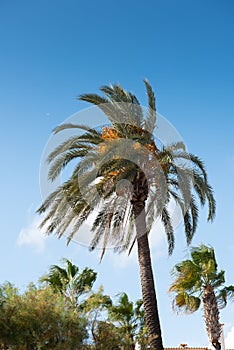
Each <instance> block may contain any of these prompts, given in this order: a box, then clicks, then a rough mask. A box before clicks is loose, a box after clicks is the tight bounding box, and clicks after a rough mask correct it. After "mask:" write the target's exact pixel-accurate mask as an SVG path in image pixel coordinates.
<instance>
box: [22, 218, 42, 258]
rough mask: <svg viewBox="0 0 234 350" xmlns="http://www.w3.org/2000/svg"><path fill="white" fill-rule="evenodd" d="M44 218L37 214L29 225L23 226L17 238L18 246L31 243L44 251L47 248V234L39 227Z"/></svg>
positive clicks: (40, 250) (40, 251) (30, 244)
mask: <svg viewBox="0 0 234 350" xmlns="http://www.w3.org/2000/svg"><path fill="white" fill-rule="evenodd" d="M41 220H42V218H41V217H38V216H35V217H34V219H33V220H32V222H31V223H30V224H29V225H28V227H25V228H22V229H21V231H20V233H19V236H18V238H17V244H18V246H20V247H21V246H24V245H29V246H31V247H33V248H35V249H36V251H37V252H39V253H42V252H43V251H44V249H45V238H46V236H45V234H43V233H42V231H41V230H40V229H39V225H40V222H41Z"/></svg>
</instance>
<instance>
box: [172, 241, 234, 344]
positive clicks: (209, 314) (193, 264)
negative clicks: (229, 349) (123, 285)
mask: <svg viewBox="0 0 234 350" xmlns="http://www.w3.org/2000/svg"><path fill="white" fill-rule="evenodd" d="M217 268H218V265H217V262H216V258H215V253H214V249H213V248H212V247H207V246H205V245H203V244H201V245H200V246H199V247H194V248H192V249H191V260H184V261H182V262H181V263H179V264H176V265H175V267H174V269H173V270H172V275H173V276H174V277H175V279H174V281H173V283H172V284H171V286H170V288H169V292H170V293H172V295H173V304H172V305H173V309H174V310H175V309H176V310H177V311H182V312H183V313H193V312H195V311H196V310H198V309H199V307H200V305H201V303H202V304H203V311H204V319H205V324H206V331H207V334H208V337H209V340H210V342H211V343H212V345H213V346H214V347H215V348H216V349H217V350H219V349H220V348H221V345H220V342H219V339H220V335H221V324H220V323H219V310H220V309H221V308H223V307H225V306H226V304H227V299H228V298H230V299H234V286H228V287H226V286H224V283H225V277H224V275H225V272H224V271H223V270H221V271H218V269H217Z"/></svg>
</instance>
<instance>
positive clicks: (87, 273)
mask: <svg viewBox="0 0 234 350" xmlns="http://www.w3.org/2000/svg"><path fill="white" fill-rule="evenodd" d="M62 261H63V263H64V265H65V267H61V266H58V265H52V266H51V267H50V269H49V273H48V274H47V275H46V276H43V277H42V278H41V279H40V281H41V282H46V283H47V284H48V285H50V286H51V287H52V289H53V290H54V291H55V292H59V293H61V294H62V295H63V296H64V297H65V298H66V299H67V300H68V301H69V302H70V303H71V304H72V305H73V306H77V304H78V298H79V297H80V296H81V295H83V294H85V293H87V292H89V291H90V290H91V288H92V286H93V284H94V282H95V281H96V278H97V273H96V272H94V271H93V270H92V269H90V268H88V267H85V268H84V269H83V271H81V272H80V271H79V267H78V266H76V265H74V264H72V262H71V261H70V260H68V259H65V258H64V259H62Z"/></svg>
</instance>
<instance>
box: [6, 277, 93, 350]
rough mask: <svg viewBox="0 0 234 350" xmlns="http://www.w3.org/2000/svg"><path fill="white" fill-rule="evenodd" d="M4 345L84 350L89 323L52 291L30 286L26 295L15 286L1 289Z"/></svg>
mask: <svg viewBox="0 0 234 350" xmlns="http://www.w3.org/2000/svg"><path fill="white" fill-rule="evenodd" d="M1 296H2V298H3V299H4V303H2V304H1V307H0V343H1V345H2V346H4V345H7V346H9V348H10V349H11V350H16V349H17V350H29V349H30V350H39V349H40V350H46V349H50V350H52V349H53V350H62V349H64V348H66V349H68V350H69V349H70V350H74V349H78V348H79V349H81V345H82V344H83V342H84V340H85V339H86V338H87V333H86V320H85V319H84V318H83V317H82V316H81V314H79V313H78V312H76V311H75V310H74V309H71V308H68V307H67V305H66V303H65V301H64V298H63V297H62V296H61V295H59V294H55V293H54V292H53V291H52V290H51V288H37V287H35V286H33V285H30V286H29V287H28V288H27V290H26V291H25V292H24V293H23V294H19V292H18V290H17V289H16V288H14V286H12V285H11V284H9V283H7V284H4V285H2V286H1Z"/></svg>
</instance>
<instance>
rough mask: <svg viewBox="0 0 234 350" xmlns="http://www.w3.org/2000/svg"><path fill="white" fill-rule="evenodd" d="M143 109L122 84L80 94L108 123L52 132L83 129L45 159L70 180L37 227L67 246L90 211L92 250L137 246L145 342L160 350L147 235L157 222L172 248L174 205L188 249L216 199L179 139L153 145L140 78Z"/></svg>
mask: <svg viewBox="0 0 234 350" xmlns="http://www.w3.org/2000/svg"><path fill="white" fill-rule="evenodd" d="M144 83H145V87H146V91H147V96H148V108H147V110H145V109H143V108H142V107H141V106H140V103H139V102H138V100H137V98H136V96H135V95H133V94H132V93H131V92H127V91H125V90H124V89H123V88H122V87H121V86H120V85H110V86H103V87H102V88H101V91H102V93H103V94H104V95H105V97H103V96H100V95H97V94H84V95H81V96H80V97H79V99H80V100H82V101H87V102H89V103H91V104H93V105H96V106H97V107H98V108H100V109H101V110H102V111H103V112H104V113H105V114H106V116H107V117H108V119H109V122H110V125H106V126H104V127H99V128H96V129H94V128H91V127H88V126H85V125H74V124H62V125H60V126H58V127H57V128H55V130H54V133H60V132H62V131H63V130H67V129H75V128H78V129H81V130H83V133H82V134H81V135H79V136H74V137H70V138H69V139H66V140H65V141H64V142H63V143H62V144H61V145H59V146H58V147H57V148H56V149H55V150H54V151H52V152H51V154H50V155H49V157H48V161H49V163H50V164H51V166H50V171H49V179H50V180H51V181H53V180H54V179H55V178H57V176H58V175H59V174H60V173H61V172H62V170H63V168H64V167H66V166H67V164H68V163H69V162H70V161H72V160H77V165H76V166H75V167H74V171H73V173H72V175H71V176H70V178H69V179H68V180H67V181H65V182H64V183H63V184H62V185H61V186H59V187H58V188H57V189H56V190H55V191H54V192H53V193H51V194H50V195H49V196H48V197H47V199H46V200H45V201H44V203H43V204H42V206H41V207H40V208H39V210H38V212H39V213H44V212H46V217H45V219H44V220H43V221H42V224H41V227H43V226H47V229H46V230H47V233H48V234H51V233H56V234H57V235H58V237H61V236H62V235H64V234H66V235H67V239H68V243H69V242H70V241H71V239H72V238H73V237H74V235H75V234H76V233H77V231H78V230H79V228H80V227H81V225H82V224H83V223H84V222H85V221H86V219H87V218H88V217H89V216H90V214H91V213H94V209H96V210H97V215H96V218H95V219H94V221H93V226H92V229H91V231H92V232H93V239H92V240H91V243H90V250H93V249H95V248H96V247H97V246H98V245H99V244H102V254H101V259H102V257H103V255H104V253H105V250H106V247H107V246H109V245H113V244H114V246H115V251H117V252H121V251H123V250H126V249H129V251H131V249H132V247H133V244H134V243H135V242H136V243H137V248H138V261H139V266H140V278H141V286H142V298H143V303H144V310H145V317H146V324H147V327H148V330H149V334H150V336H151V344H152V346H153V347H155V348H157V349H158V350H162V349H163V344H162V336H161V328H160V322H159V315H158V308H157V300H156V293H155V286H154V279H153V272H152V266H151V256H150V248H149V241H148V234H149V232H150V230H151V227H152V225H153V222H154V220H155V219H156V218H159V219H160V220H161V221H162V223H163V225H164V228H165V232H166V236H167V241H168V251H169V254H171V253H172V251H173V248H174V230H173V225H172V220H171V213H170V210H169V204H170V203H171V201H173V202H174V203H176V205H177V206H178V207H179V208H180V210H181V214H182V217H183V222H184V229H185V233H186V240H187V243H188V244H190V242H191V240H192V237H193V235H194V233H195V230H196V226H197V220H198V206H197V202H200V203H201V205H202V206H204V205H205V204H206V203H207V202H208V207H209V213H208V220H212V219H213V218H214V214H215V201H214V198H213V194H212V189H211V187H210V186H209V184H208V181H207V174H206V171H205V169H204V165H203V163H202V161H201V160H200V159H199V158H198V157H197V156H195V155H193V154H189V153H188V152H186V149H185V146H184V144H183V143H182V142H178V143H175V144H172V145H169V146H167V147H161V145H156V140H155V138H154V135H153V131H154V128H155V126H156V105H155V97H154V93H153V90H152V88H151V86H150V84H149V83H148V81H146V80H145V81H144Z"/></svg>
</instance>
